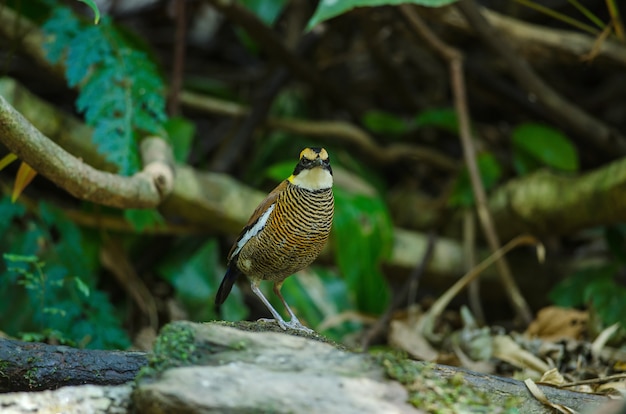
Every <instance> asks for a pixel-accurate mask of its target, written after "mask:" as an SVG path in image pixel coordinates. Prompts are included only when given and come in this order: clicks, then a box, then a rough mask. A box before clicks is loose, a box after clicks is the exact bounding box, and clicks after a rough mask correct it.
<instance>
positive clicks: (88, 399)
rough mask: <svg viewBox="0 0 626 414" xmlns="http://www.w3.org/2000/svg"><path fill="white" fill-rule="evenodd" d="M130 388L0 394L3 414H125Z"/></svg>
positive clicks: (84, 386) (0, 406)
mask: <svg viewBox="0 0 626 414" xmlns="http://www.w3.org/2000/svg"><path fill="white" fill-rule="evenodd" d="M131 390H132V386H131V385H116V386H96V385H80V386H71V387H63V388H59V389H58V390H54V391H41V392H14V393H7V394H0V412H2V414H27V413H38V414H57V413H62V414H85V413H89V414H126V413H128V412H129V405H130V393H131Z"/></svg>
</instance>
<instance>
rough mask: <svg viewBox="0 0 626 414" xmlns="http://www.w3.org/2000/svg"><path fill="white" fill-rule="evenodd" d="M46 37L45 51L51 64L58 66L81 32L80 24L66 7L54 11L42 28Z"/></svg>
mask: <svg viewBox="0 0 626 414" xmlns="http://www.w3.org/2000/svg"><path fill="white" fill-rule="evenodd" d="M42 29H43V32H44V34H45V35H46V43H44V45H43V46H44V50H45V52H46V57H47V58H48V60H49V61H50V63H53V64H56V63H58V62H59V61H60V60H61V58H63V55H64V53H65V52H66V50H67V48H68V46H69V44H70V42H71V41H72V40H73V39H74V38H75V37H76V36H77V35H78V33H79V32H80V29H81V28H80V22H79V21H78V19H77V18H76V16H74V13H72V12H71V11H70V9H68V8H66V7H59V8H56V9H55V10H54V12H53V13H52V15H51V16H50V18H49V19H48V20H47V21H46V23H45V24H44V25H43V27H42Z"/></svg>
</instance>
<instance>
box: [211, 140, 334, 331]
mask: <svg viewBox="0 0 626 414" xmlns="http://www.w3.org/2000/svg"><path fill="white" fill-rule="evenodd" d="M333 210H334V199H333V193H332V169H331V168H330V162H329V158H328V153H327V152H326V150H325V149H323V148H306V149H304V150H303V151H302V152H301V153H300V161H299V163H298V165H296V168H295V169H294V172H293V174H292V175H291V176H290V177H289V178H288V179H286V180H285V181H283V182H282V183H280V184H279V185H278V186H277V187H276V188H275V189H274V190H273V191H272V192H270V194H268V196H267V197H266V198H265V200H263V201H262V202H261V204H260V205H259V206H258V207H257V208H256V210H255V211H254V213H252V217H251V218H250V220H249V221H248V224H247V225H246V227H244V229H243V230H242V232H241V234H240V235H239V237H238V238H237V241H236V242H235V243H234V245H233V247H232V248H231V250H230V252H229V254H228V261H229V263H228V269H227V271H226V275H225V276H224V279H223V280H222V283H221V285H220V288H219V290H218V293H217V297H216V304H217V305H218V306H219V305H220V304H222V303H223V302H224V300H226V297H227V296H228V294H229V293H230V290H231V288H232V286H233V284H234V283H235V281H236V279H237V277H238V276H239V275H240V274H244V275H246V276H248V278H249V279H250V281H251V286H252V291H253V292H254V293H255V294H256V295H257V296H258V297H259V298H260V299H261V300H262V301H263V303H264V304H265V306H266V307H267V308H268V310H269V311H270V312H271V313H272V315H273V316H274V319H276V321H277V322H278V324H279V325H280V326H281V327H282V328H283V329H286V328H294V329H300V330H308V328H305V327H304V326H302V324H300V322H299V321H298V318H296V316H295V314H294V313H293V312H292V310H291V309H290V308H289V306H288V305H287V303H286V302H285V300H284V298H283V297H282V295H281V293H280V288H281V286H282V284H283V281H284V280H285V278H287V277H288V276H290V275H291V274H293V273H296V272H298V271H299V270H301V269H304V268H305V267H307V266H308V265H309V264H311V262H313V261H314V260H315V258H317V256H318V255H319V254H320V252H321V251H322V248H323V247H324V245H325V244H326V241H327V240H328V235H329V234H330V228H331V225H332V220H333ZM262 280H270V281H272V282H274V292H275V293H276V295H278V297H279V298H280V299H281V301H282V303H283V305H284V306H285V308H286V309H287V312H288V313H289V315H290V316H291V321H290V322H285V321H284V320H283V319H282V317H281V316H280V314H279V313H278V312H277V311H276V310H275V309H274V308H273V307H272V306H271V304H270V303H269V302H268V301H267V299H266V298H265V297H264V296H263V294H262V293H261V290H260V289H259V284H260V282H261V281H262Z"/></svg>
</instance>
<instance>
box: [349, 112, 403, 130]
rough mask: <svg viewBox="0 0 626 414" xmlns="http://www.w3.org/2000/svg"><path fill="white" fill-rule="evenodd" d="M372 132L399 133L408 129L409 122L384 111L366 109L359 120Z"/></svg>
mask: <svg viewBox="0 0 626 414" xmlns="http://www.w3.org/2000/svg"><path fill="white" fill-rule="evenodd" d="M361 121H362V122H363V125H365V127H366V128H367V129H369V130H370V131H372V132H376V133H381V134H391V135H401V134H404V133H406V132H407V131H408V130H409V124H408V123H407V122H406V121H405V120H404V119H402V118H400V117H399V116H396V115H394V114H392V113H390V112H385V111H368V112H366V113H365V115H363V119H362V120H361Z"/></svg>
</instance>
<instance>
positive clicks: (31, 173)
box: [11, 162, 37, 203]
mask: <svg viewBox="0 0 626 414" xmlns="http://www.w3.org/2000/svg"><path fill="white" fill-rule="evenodd" d="M36 175H37V171H35V170H33V169H32V167H31V166H30V165H28V164H26V163H25V162H22V164H20V168H19V169H18V170H17V176H16V177H15V183H14V184H13V194H11V202H13V203H15V200H17V198H18V197H19V196H20V194H22V191H24V189H25V188H26V187H27V186H28V184H30V182H31V181H33V178H35V176H36Z"/></svg>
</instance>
